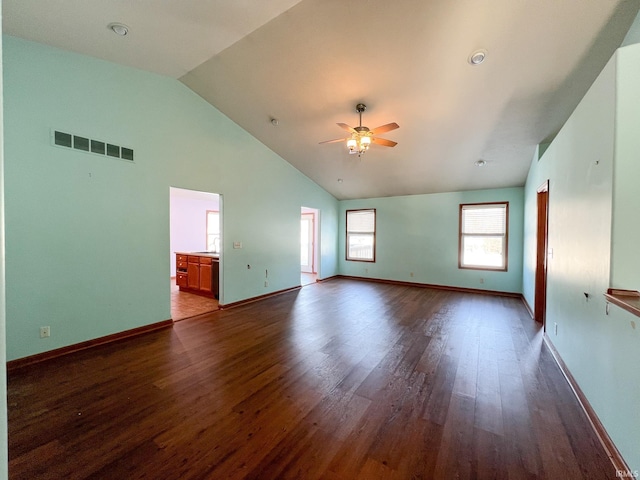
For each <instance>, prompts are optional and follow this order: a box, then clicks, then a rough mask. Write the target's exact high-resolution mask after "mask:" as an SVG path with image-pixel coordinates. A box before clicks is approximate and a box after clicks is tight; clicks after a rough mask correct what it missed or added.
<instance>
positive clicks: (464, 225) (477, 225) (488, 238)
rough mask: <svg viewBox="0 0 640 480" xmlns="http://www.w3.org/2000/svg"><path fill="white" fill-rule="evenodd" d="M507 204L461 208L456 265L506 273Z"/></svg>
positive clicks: (464, 206)
mask: <svg viewBox="0 0 640 480" xmlns="http://www.w3.org/2000/svg"><path fill="white" fill-rule="evenodd" d="M508 219H509V204H508V203H506V202H505V203H495V204H470V205H464V204H463V205H460V250H459V256H458V266H459V267H460V268H473V269H481V270H501V271H506V270H507V246H508V242H507V234H508Z"/></svg>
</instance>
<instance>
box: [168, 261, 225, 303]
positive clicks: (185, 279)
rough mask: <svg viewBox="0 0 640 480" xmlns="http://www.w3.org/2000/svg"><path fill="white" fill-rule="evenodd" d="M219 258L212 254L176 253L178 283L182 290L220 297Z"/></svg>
mask: <svg viewBox="0 0 640 480" xmlns="http://www.w3.org/2000/svg"><path fill="white" fill-rule="evenodd" d="M219 265H220V262H219V259H218V258H214V257H212V256H210V255H207V256H203V255H195V254H192V255H188V254H182V253H177V254H176V284H177V285H178V287H179V288H180V290H181V291H186V292H190V293H196V294H198V295H205V296H207V297H215V298H218V292H219V284H220V282H219V279H218V276H219V272H220V269H219Z"/></svg>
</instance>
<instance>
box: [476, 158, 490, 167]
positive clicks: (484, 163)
mask: <svg viewBox="0 0 640 480" xmlns="http://www.w3.org/2000/svg"><path fill="white" fill-rule="evenodd" d="M486 164H487V161H486V160H482V159H480V160H476V162H475V166H476V167H484V166H485V165H486Z"/></svg>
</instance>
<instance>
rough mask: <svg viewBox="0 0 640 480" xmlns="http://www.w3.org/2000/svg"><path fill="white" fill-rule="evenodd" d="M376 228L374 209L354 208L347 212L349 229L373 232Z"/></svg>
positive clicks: (359, 231)
mask: <svg viewBox="0 0 640 480" xmlns="http://www.w3.org/2000/svg"><path fill="white" fill-rule="evenodd" d="M375 230H376V215H375V212H374V210H352V211H348V212H347V231H348V232H351V233H373V232H375Z"/></svg>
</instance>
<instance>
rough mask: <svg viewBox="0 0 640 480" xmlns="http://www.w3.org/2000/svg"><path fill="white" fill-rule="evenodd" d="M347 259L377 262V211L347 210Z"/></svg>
mask: <svg viewBox="0 0 640 480" xmlns="http://www.w3.org/2000/svg"><path fill="white" fill-rule="evenodd" d="M346 230H347V232H346V233H347V251H346V259H347V260H355V261H360V262H375V259H376V252H375V243H376V242H375V235H376V211H375V209H369V210H347V228H346Z"/></svg>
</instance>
